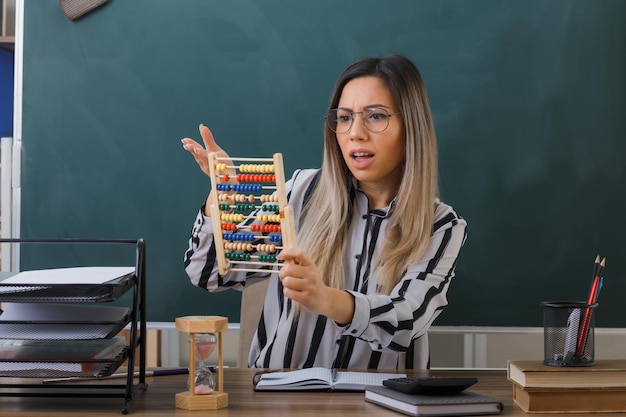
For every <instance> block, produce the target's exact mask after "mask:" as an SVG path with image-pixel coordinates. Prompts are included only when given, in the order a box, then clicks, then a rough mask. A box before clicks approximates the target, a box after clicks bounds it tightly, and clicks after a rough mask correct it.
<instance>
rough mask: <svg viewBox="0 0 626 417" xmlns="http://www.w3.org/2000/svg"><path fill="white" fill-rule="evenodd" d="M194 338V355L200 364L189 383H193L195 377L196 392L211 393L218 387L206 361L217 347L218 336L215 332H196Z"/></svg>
mask: <svg viewBox="0 0 626 417" xmlns="http://www.w3.org/2000/svg"><path fill="white" fill-rule="evenodd" d="M194 339H195V342H196V343H195V348H194V356H195V358H196V360H197V361H198V365H197V366H196V372H195V375H190V376H189V383H190V384H191V381H192V378H193V382H194V392H195V393H196V394H210V393H212V392H213V391H215V388H216V387H215V379H213V373H212V372H211V369H209V364H207V363H206V361H207V359H209V356H211V353H213V350H214V349H215V345H216V344H217V337H216V336H215V333H196V334H195V336H194Z"/></svg>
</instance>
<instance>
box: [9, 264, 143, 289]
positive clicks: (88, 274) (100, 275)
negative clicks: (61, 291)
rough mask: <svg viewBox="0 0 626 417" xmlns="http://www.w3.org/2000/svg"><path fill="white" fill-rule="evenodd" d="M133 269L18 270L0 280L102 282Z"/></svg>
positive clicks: (106, 267) (63, 282) (59, 282)
mask: <svg viewBox="0 0 626 417" xmlns="http://www.w3.org/2000/svg"><path fill="white" fill-rule="evenodd" d="M134 271H135V268H134V267H131V266H112V267H108V266H91V267H76V268H57V269H38V270H33V271H24V272H20V273H18V274H16V275H13V276H12V277H9V278H7V279H5V280H3V281H0V282H1V283H2V284H12V285H20V284H28V285H32V284H34V285H52V284H104V283H105V282H107V281H111V280H113V279H116V278H119V277H122V276H124V275H127V274H130V273H132V272H134Z"/></svg>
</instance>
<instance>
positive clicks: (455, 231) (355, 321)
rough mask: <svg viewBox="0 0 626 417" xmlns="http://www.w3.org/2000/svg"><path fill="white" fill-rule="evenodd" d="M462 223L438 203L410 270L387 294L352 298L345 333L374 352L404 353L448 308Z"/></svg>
mask: <svg viewBox="0 0 626 417" xmlns="http://www.w3.org/2000/svg"><path fill="white" fill-rule="evenodd" d="M466 226H467V224H466V222H465V220H464V219H462V218H460V217H459V216H457V215H456V213H455V212H454V211H453V210H452V208H450V207H449V206H446V205H445V204H439V205H438V208H437V213H436V220H435V228H434V231H433V234H432V236H431V240H430V244H429V247H428V249H427V251H426V253H425V254H424V256H423V257H422V259H421V260H420V261H418V262H417V263H415V264H414V265H412V266H411V267H409V268H408V270H407V272H406V274H405V275H404V277H403V278H402V280H401V281H400V282H399V283H398V284H397V285H396V286H395V288H394V289H393V291H392V292H391V294H390V295H385V294H362V293H359V292H354V291H350V293H351V294H352V296H353V297H354V305H355V307H354V316H353V318H352V321H351V322H350V323H349V325H347V326H345V328H344V329H343V332H344V334H346V335H350V336H354V337H358V338H360V339H362V340H365V341H367V342H370V343H371V345H372V348H373V349H377V350H383V349H391V350H395V351H405V350H406V349H407V348H408V347H409V345H410V343H411V341H412V340H413V339H415V338H416V337H419V336H421V335H423V334H425V333H426V332H427V331H428V329H429V328H430V326H431V324H432V322H433V321H434V320H435V319H436V318H437V316H438V315H439V314H440V313H441V311H442V310H443V309H444V308H445V306H446V305H447V304H448V301H447V296H446V294H447V291H448V288H449V286H450V283H451V281H452V278H453V277H454V271H455V266H456V262H457V259H458V256H459V252H460V250H461V247H462V246H463V244H464V243H465V238H466Z"/></svg>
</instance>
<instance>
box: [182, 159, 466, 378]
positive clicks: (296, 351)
mask: <svg viewBox="0 0 626 417" xmlns="http://www.w3.org/2000/svg"><path fill="white" fill-rule="evenodd" d="M316 172H317V170H312V169H307V170H299V171H296V172H295V173H294V176H293V177H292V178H291V179H290V180H289V181H288V182H287V184H286V187H287V192H288V194H289V195H288V198H289V204H290V205H291V206H292V207H293V208H294V215H295V220H296V224H297V223H298V219H299V216H300V212H301V208H302V204H303V199H304V195H305V192H306V190H307V188H308V186H309V184H310V182H311V180H312V178H313V177H314V176H315V173H316ZM354 204H355V211H354V213H358V215H355V216H353V219H352V224H351V225H350V234H349V235H350V236H351V239H350V241H349V242H348V245H347V249H346V253H345V255H344V260H345V264H344V277H345V278H344V279H345V289H346V291H348V292H350V293H351V294H352V295H353V296H354V300H355V311H354V318H353V320H352V322H351V323H350V324H348V325H346V326H339V325H338V324H337V323H335V322H334V321H332V320H328V319H327V318H326V317H324V316H318V315H315V314H311V313H309V312H308V311H306V310H305V309H302V311H301V314H300V316H299V318H298V321H297V323H294V322H293V318H292V316H293V315H289V314H288V310H289V308H288V306H289V303H290V300H288V299H286V298H285V297H284V296H283V292H282V286H281V283H280V280H279V279H278V276H277V274H267V275H264V276H260V275H259V274H256V275H255V274H251V273H247V274H246V273H245V272H230V273H228V274H227V275H225V276H221V275H219V274H218V268H217V262H216V261H215V256H216V254H215V247H214V241H213V227H212V223H211V221H210V219H209V218H207V217H205V216H204V215H203V213H202V210H200V212H199V213H198V216H197V218H196V221H195V223H194V226H193V229H192V232H191V238H190V240H189V248H188V249H187V251H186V252H185V270H186V272H187V274H188V275H189V277H190V279H191V282H192V283H193V284H194V285H196V286H198V287H201V288H204V289H206V290H208V291H221V290H224V289H228V288H231V289H237V290H242V289H243V287H244V286H245V285H246V283H247V282H248V283H250V282H253V280H254V281H256V280H258V279H269V280H270V282H269V287H268V291H267V294H266V298H265V304H264V308H263V314H262V316H261V320H260V323H259V327H258V329H257V332H256V334H255V336H254V339H253V342H252V346H251V350H250V356H249V359H248V364H249V366H251V367H261V368H307V367H313V366H323V367H329V368H330V367H337V368H350V369H396V368H397V369H412V368H415V369H420V368H421V369H424V368H427V367H428V360H429V351H428V338H427V334H426V333H427V331H428V328H429V327H430V325H431V324H432V322H433V321H434V320H435V318H436V317H437V316H438V315H439V313H441V311H442V310H443V308H444V307H445V306H446V305H447V298H446V292H447V291H448V288H449V285H450V282H451V280H452V277H453V276H454V268H455V265H456V261H457V258H458V255H459V251H460V250H461V247H462V246H463V243H464V242H465V237H466V222H465V220H464V219H462V218H461V217H460V216H458V215H457V214H456V213H455V212H454V210H453V209H452V208H451V207H450V206H448V205H446V204H444V203H442V202H441V201H437V202H436V205H435V223H434V225H433V233H432V236H431V240H430V244H429V246H428V249H427V250H426V252H425V254H424V256H423V257H422V259H421V260H420V261H419V262H416V263H415V264H414V265H412V266H410V267H409V268H408V270H407V271H406V273H405V275H404V276H403V277H402V279H401V281H400V282H399V283H398V284H397V285H396V286H395V288H394V289H393V291H392V293H391V294H390V295H385V294H380V293H378V292H377V291H376V281H377V279H376V276H374V275H372V276H369V277H368V275H369V274H370V266H371V262H372V259H374V258H375V257H376V256H377V255H378V252H379V250H380V248H381V246H382V242H383V239H384V237H385V228H386V226H387V219H388V214H389V210H390V209H391V208H392V207H393V202H392V204H391V205H390V206H389V207H387V208H386V209H377V210H369V209H368V201H367V197H366V196H365V194H363V193H362V192H359V191H356V192H355V196H354Z"/></svg>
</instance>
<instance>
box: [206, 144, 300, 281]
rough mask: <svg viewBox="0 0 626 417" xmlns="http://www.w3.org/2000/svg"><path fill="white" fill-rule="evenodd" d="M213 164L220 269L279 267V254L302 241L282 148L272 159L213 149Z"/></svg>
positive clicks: (213, 216) (266, 269)
mask: <svg viewBox="0 0 626 417" xmlns="http://www.w3.org/2000/svg"><path fill="white" fill-rule="evenodd" d="M236 162H243V163H241V164H240V165H236V164H235V163H236ZM209 170H210V174H211V175H210V176H211V186H212V188H213V194H212V202H211V203H210V210H211V221H212V223H213V233H214V239H215V249H216V252H217V264H218V267H219V273H220V274H221V275H224V274H226V273H227V272H229V271H244V272H261V271H262V272H278V270H277V269H276V268H274V266H276V265H277V264H279V262H277V261H276V255H277V254H278V252H279V251H280V250H281V249H283V248H292V247H295V245H296V232H295V222H294V217H293V209H292V207H291V206H289V205H287V193H286V191H285V174H284V168H283V157H282V154H280V153H276V154H274V155H273V157H272V158H271V159H270V158H232V157H229V158H221V157H219V156H218V155H217V153H215V152H212V153H210V154H209ZM268 192H269V194H268ZM255 211H256V215H252V213H253V212H255Z"/></svg>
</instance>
